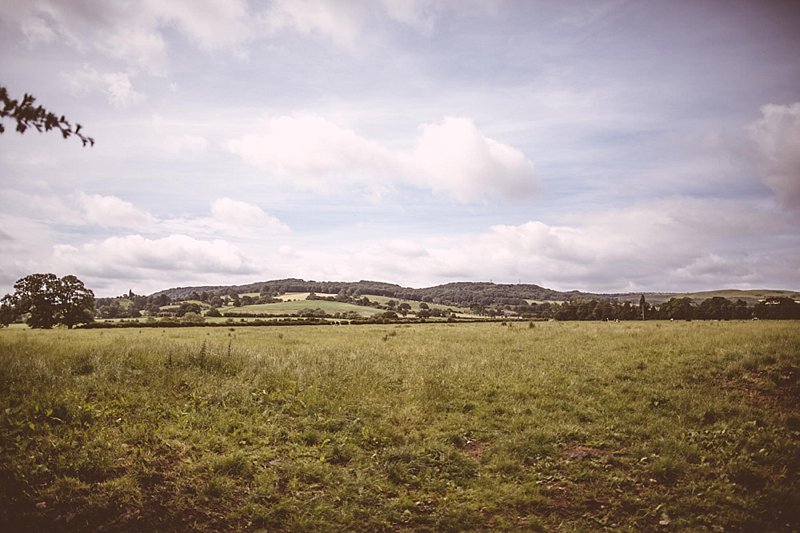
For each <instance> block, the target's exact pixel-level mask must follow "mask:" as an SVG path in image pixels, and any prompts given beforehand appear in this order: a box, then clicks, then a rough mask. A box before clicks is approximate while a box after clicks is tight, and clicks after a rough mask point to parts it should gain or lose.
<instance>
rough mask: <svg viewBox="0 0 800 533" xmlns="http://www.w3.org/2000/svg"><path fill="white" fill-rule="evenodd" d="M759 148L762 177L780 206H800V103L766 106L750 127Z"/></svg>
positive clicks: (793, 207) (795, 207)
mask: <svg viewBox="0 0 800 533" xmlns="http://www.w3.org/2000/svg"><path fill="white" fill-rule="evenodd" d="M748 130H749V133H750V136H751V138H752V139H753V140H754V141H755V143H756V146H757V147H758V150H759V155H760V158H761V164H762V169H763V175H762V180H763V181H764V183H765V184H766V185H767V186H768V187H769V188H771V189H772V190H773V192H774V193H775V198H776V200H777V201H778V203H779V204H780V205H782V206H783V207H786V208H789V209H800V102H796V103H794V104H791V105H773V104H770V105H765V106H763V107H762V108H761V119H759V120H757V121H755V122H754V123H752V124H751V125H750V126H749V127H748Z"/></svg>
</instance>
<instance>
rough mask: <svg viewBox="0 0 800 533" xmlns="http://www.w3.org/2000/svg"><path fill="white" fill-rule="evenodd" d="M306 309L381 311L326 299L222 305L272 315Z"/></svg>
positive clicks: (369, 313) (224, 309)
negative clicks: (239, 305)
mask: <svg viewBox="0 0 800 533" xmlns="http://www.w3.org/2000/svg"><path fill="white" fill-rule="evenodd" d="M306 309H322V310H323V311H325V312H326V313H328V314H334V313H350V312H353V313H358V314H360V315H362V316H372V315H375V314H378V313H382V312H383V310H381V309H375V308H373V307H364V306H361V305H353V304H348V303H342V302H329V301H327V300H300V301H286V302H276V303H273V304H255V305H243V306H241V307H222V308H220V311H221V312H222V313H226V312H233V313H252V314H258V313H269V314H274V315H285V314H295V313H299V312H300V311H303V310H306Z"/></svg>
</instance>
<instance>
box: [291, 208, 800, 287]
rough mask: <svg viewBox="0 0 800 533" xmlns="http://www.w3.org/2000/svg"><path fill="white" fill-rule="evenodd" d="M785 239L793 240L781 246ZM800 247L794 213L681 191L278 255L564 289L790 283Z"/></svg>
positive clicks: (302, 271) (347, 267)
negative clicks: (588, 209) (560, 214)
mask: <svg viewBox="0 0 800 533" xmlns="http://www.w3.org/2000/svg"><path fill="white" fill-rule="evenodd" d="M743 213H747V215H746V216H743ZM776 242H781V243H784V244H786V243H789V244H786V246H787V248H786V249H785V250H784V251H782V252H781V253H776V252H775V243H776ZM799 250H800V237H799V236H797V235H795V234H794V227H793V225H792V221H791V219H790V218H789V217H782V216H776V215H775V213H774V212H771V211H765V210H763V209H762V208H760V207H759V206H758V205H757V204H754V203H748V202H736V201H720V200H698V199H691V198H682V197H681V198H671V199H666V200H658V201H653V202H648V203H643V204H638V205H634V206H630V207H627V208H624V209H614V210H604V211H600V212H595V213H587V214H585V215H582V216H580V217H575V218H574V219H573V220H570V221H567V222H565V223H564V224H560V225H553V224H546V223H544V222H542V221H537V220H532V221H529V222H526V223H523V224H518V225H504V224H501V225H495V226H492V227H491V228H489V229H487V230H486V231H483V232H478V233H472V234H465V235H464V234H462V235H459V236H454V235H447V234H441V235H433V236H425V237H420V238H418V239H407V238H406V239H387V240H377V241H373V242H369V243H367V244H365V243H353V244H351V245H349V246H347V247H346V248H344V249H325V248H322V247H318V248H316V249H300V248H292V249H290V250H288V251H287V252H286V253H284V254H281V256H280V257H279V258H277V259H276V262H277V263H278V264H279V265H281V267H282V268H283V269H284V271H286V272H292V273H293V275H298V276H305V277H309V278H312V279H381V280H388V281H396V282H400V283H403V284H412V285H416V286H426V285H432V284H435V283H443V282H448V281H453V280H476V281H486V280H493V281H495V282H505V283H516V282H517V281H523V282H532V283H539V284H542V285H544V286H546V287H552V288H556V289H561V290H571V289H581V290H588V291H606V292H625V291H641V290H648V291H650V290H678V291H680V290H691V289H697V290H701V289H708V288H714V287H716V288H720V287H733V288H746V287H759V286H764V284H776V283H777V284H778V285H779V286H790V285H791V283H792V280H794V279H796V276H797V267H796V265H797V264H798V263H800V251H799Z"/></svg>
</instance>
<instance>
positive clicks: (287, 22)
mask: <svg viewBox="0 0 800 533" xmlns="http://www.w3.org/2000/svg"><path fill="white" fill-rule="evenodd" d="M362 6H363V5H360V4H359V3H357V2H349V3H347V4H346V5H337V3H336V2H330V1H326V0H276V1H274V2H273V3H272V4H271V5H270V8H269V9H268V10H267V11H266V12H265V13H264V14H263V16H262V23H263V24H264V26H265V27H266V28H267V30H268V31H269V32H270V33H274V32H278V31H282V30H294V31H296V32H299V33H301V34H306V35H309V34H315V33H316V34H319V35H321V36H323V37H325V38H328V39H330V40H331V41H333V42H334V43H335V44H336V45H338V46H341V47H344V48H349V49H354V48H355V45H356V41H357V39H358V37H359V35H360V33H361V31H362V25H363V23H364V18H365V15H366V13H365V12H364V10H363V9H362Z"/></svg>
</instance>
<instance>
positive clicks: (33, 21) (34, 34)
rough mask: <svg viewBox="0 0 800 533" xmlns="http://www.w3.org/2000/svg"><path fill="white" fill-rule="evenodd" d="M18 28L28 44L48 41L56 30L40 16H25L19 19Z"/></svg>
mask: <svg viewBox="0 0 800 533" xmlns="http://www.w3.org/2000/svg"><path fill="white" fill-rule="evenodd" d="M20 30H22V33H23V35H24V36H25V40H26V41H27V42H28V44H30V45H35V44H39V43H49V42H52V41H53V40H54V39H55V38H56V32H54V31H53V29H52V28H51V27H50V26H49V25H48V24H47V21H46V20H44V19H43V18H41V17H35V16H32V17H25V18H24V19H23V20H22V21H20Z"/></svg>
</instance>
